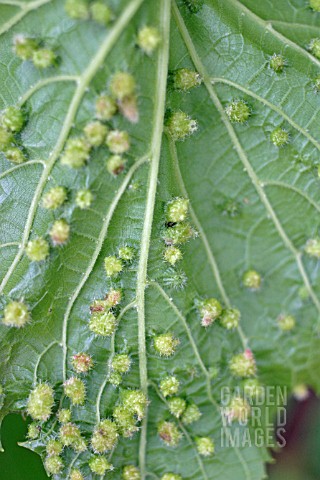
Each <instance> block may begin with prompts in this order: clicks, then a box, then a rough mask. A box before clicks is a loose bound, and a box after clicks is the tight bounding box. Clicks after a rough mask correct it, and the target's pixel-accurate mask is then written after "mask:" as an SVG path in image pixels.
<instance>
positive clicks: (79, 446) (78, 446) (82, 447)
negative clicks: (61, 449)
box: [73, 437, 87, 453]
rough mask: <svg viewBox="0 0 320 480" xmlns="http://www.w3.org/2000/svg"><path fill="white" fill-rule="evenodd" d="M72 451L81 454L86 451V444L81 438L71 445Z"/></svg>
mask: <svg viewBox="0 0 320 480" xmlns="http://www.w3.org/2000/svg"><path fill="white" fill-rule="evenodd" d="M73 449H74V450H75V451H76V452H79V453H82V452H85V451H86V450H87V444H86V441H85V440H84V439H83V438H81V437H80V438H79V439H78V440H77V441H76V442H75V443H74V445H73Z"/></svg>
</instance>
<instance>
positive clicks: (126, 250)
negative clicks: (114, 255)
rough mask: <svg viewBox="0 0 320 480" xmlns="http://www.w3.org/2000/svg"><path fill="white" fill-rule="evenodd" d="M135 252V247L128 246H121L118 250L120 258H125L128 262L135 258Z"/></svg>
mask: <svg viewBox="0 0 320 480" xmlns="http://www.w3.org/2000/svg"><path fill="white" fill-rule="evenodd" d="M135 254H136V251H135V249H134V248H132V247H128V246H126V247H121V248H119V252H118V255H119V258H121V259H122V260H125V261H126V262H131V261H132V260H133V259H134V257H135Z"/></svg>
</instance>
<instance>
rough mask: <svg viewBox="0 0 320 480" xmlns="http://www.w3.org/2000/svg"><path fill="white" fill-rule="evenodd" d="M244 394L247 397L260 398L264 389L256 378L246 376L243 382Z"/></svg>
mask: <svg viewBox="0 0 320 480" xmlns="http://www.w3.org/2000/svg"><path fill="white" fill-rule="evenodd" d="M243 392H244V395H245V396H246V397H247V398H249V399H255V400H257V399H262V398H263V397H264V394H265V391H264V387H263V386H262V385H261V384H260V382H259V380H258V379H257V378H248V379H247V380H245V381H244V382H243Z"/></svg>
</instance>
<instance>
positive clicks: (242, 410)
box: [224, 396, 251, 425]
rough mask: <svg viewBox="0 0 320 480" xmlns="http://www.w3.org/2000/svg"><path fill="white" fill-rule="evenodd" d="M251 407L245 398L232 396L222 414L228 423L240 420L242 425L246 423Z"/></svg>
mask: <svg viewBox="0 0 320 480" xmlns="http://www.w3.org/2000/svg"><path fill="white" fill-rule="evenodd" d="M250 413H251V407H250V405H249V403H248V402H247V400H246V399H245V398H242V397H240V396H235V397H233V398H232V399H231V400H230V402H229V405H228V406H227V407H226V408H225V411H224V415H225V416H226V418H227V420H228V422H229V423H232V422H240V423H241V424H242V425H244V424H246V423H248V419H249V416H250Z"/></svg>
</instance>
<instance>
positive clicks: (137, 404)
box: [122, 390, 148, 421]
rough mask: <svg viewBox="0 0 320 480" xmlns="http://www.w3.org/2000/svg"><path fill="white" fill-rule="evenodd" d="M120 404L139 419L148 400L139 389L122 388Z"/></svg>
mask: <svg viewBox="0 0 320 480" xmlns="http://www.w3.org/2000/svg"><path fill="white" fill-rule="evenodd" d="M122 405H123V407H124V408H126V409H127V410H128V411H130V412H131V413H132V414H134V415H136V417H137V419H138V420H139V421H140V420H142V419H143V418H144V416H145V411H146V408H147V405H148V400H147V397H146V396H145V394H144V393H143V392H142V391H141V390H124V391H123V392H122Z"/></svg>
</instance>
